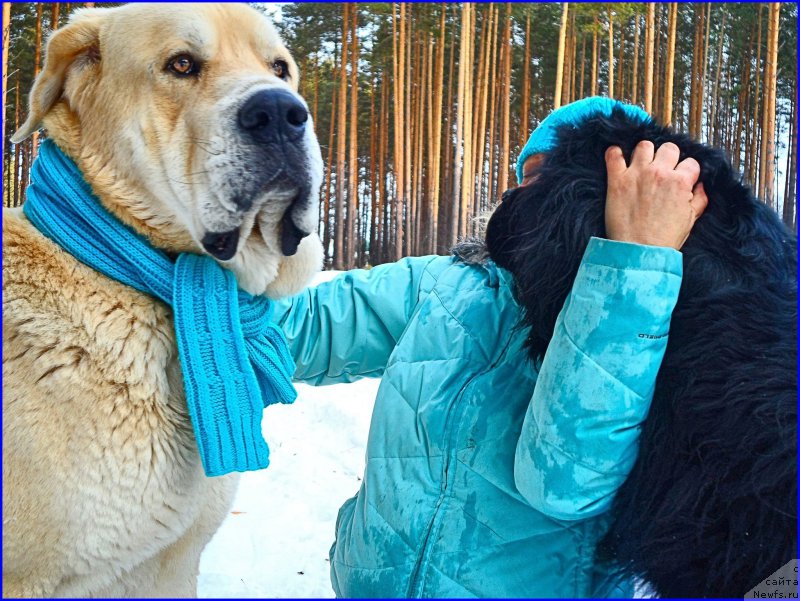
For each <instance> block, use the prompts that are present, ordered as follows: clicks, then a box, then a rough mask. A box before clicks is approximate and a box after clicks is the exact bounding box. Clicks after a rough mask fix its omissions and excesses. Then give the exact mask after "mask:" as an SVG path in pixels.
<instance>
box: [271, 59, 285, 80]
mask: <svg viewBox="0 0 800 601" xmlns="http://www.w3.org/2000/svg"><path fill="white" fill-rule="evenodd" d="M272 70H273V71H275V75H277V76H278V77H280V78H281V79H286V78H288V77H289V65H288V63H287V62H286V61H284V60H280V59H278V60H276V61H274V62H273V63H272Z"/></svg>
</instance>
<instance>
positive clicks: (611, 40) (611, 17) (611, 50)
mask: <svg viewBox="0 0 800 601" xmlns="http://www.w3.org/2000/svg"><path fill="white" fill-rule="evenodd" d="M607 13H608V97H609V98H614V13H613V12H612V10H611V6H610V5H609V7H608V10H607Z"/></svg>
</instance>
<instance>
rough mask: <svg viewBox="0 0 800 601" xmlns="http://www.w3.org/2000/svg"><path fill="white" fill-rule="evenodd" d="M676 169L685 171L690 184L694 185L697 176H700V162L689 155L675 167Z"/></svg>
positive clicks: (681, 171)
mask: <svg viewBox="0 0 800 601" xmlns="http://www.w3.org/2000/svg"><path fill="white" fill-rule="evenodd" d="M675 148H677V146H676V147H675ZM675 171H678V172H680V173H683V174H684V175H685V176H686V179H687V180H688V182H689V184H690V185H692V186H694V184H695V182H697V178H698V177H700V163H698V162H697V161H696V160H695V159H693V158H692V157H688V158H686V159H684V160H682V161H681V162H680V163H678V166H677V167H675Z"/></svg>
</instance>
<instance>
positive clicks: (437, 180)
mask: <svg viewBox="0 0 800 601" xmlns="http://www.w3.org/2000/svg"><path fill="white" fill-rule="evenodd" d="M446 6H447V5H446V4H444V3H442V5H441V7H442V15H441V24H440V32H441V34H440V38H439V44H438V50H437V67H436V86H435V89H436V90H437V93H436V94H435V102H434V107H435V108H434V117H433V127H434V136H433V139H434V147H433V148H434V149H433V157H432V161H433V177H432V188H433V196H432V200H431V205H432V210H431V222H432V223H431V252H433V253H436V252H437V251H438V244H439V194H440V191H441V188H442V186H441V177H440V175H441V170H442V95H441V93H439V91H440V90H442V89H443V83H444V48H445V42H446V33H447V32H446V30H445V26H446Z"/></svg>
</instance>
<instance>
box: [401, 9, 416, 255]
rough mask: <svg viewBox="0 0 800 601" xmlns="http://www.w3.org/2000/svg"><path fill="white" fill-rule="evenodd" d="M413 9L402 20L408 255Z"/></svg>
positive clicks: (405, 242) (408, 249)
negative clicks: (404, 41) (404, 38)
mask: <svg viewBox="0 0 800 601" xmlns="http://www.w3.org/2000/svg"><path fill="white" fill-rule="evenodd" d="M413 10H414V4H413V3H407V4H405V11H406V14H405V18H404V19H403V21H402V22H401V27H402V26H403V24H406V26H407V28H408V29H407V33H408V36H407V39H408V41H407V43H406V44H405V46H403V47H404V48H405V52H404V59H403V66H404V68H405V74H404V75H403V83H404V87H403V90H405V108H404V109H403V115H404V117H405V120H406V122H405V126H404V129H403V131H404V133H405V140H404V142H403V152H404V154H405V157H404V158H403V166H404V167H405V170H406V172H405V174H404V175H403V184H404V186H405V189H404V190H403V201H404V203H405V205H406V206H405V220H404V222H405V225H404V232H405V238H404V240H403V249H404V251H403V252H404V254H405V256H408V255H410V254H411V242H412V237H413V231H412V229H411V206H410V205H411V186H412V184H413V182H412V181H411V168H412V162H411V150H412V148H413V146H412V145H411V132H412V131H413V130H412V127H411V126H412V125H413V124H412V120H413V118H414V115H413V114H412V112H411V92H412V89H411V83H412V78H411V77H412V76H411V68H412V66H413V62H412V58H413V57H412V56H411V51H412V49H413V47H414V44H413V39H414V35H413V27H414V18H413ZM406 82H407V83H406ZM406 86H407V88H406Z"/></svg>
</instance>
